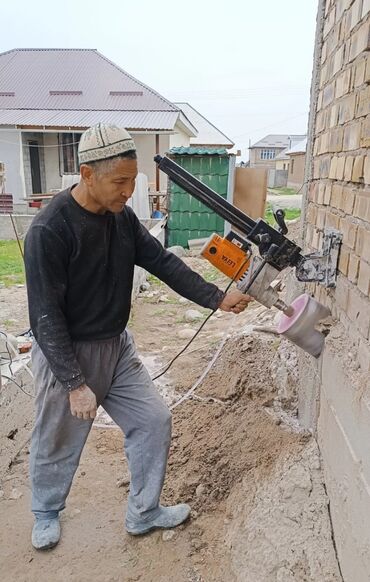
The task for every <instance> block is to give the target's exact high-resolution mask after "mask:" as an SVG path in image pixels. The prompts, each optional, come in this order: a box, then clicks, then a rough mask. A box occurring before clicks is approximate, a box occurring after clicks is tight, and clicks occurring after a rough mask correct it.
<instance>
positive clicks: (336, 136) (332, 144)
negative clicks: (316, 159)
mask: <svg viewBox="0 0 370 582" xmlns="http://www.w3.org/2000/svg"><path fill="white" fill-rule="evenodd" d="M342 147H343V127H337V128H335V129H331V130H330V134H329V151H330V152H341V151H342ZM323 153H324V152H323Z"/></svg>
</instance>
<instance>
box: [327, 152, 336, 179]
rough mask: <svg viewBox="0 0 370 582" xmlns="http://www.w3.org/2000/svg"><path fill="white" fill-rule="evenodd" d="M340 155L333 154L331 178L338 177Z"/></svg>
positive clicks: (330, 170)
mask: <svg viewBox="0 0 370 582" xmlns="http://www.w3.org/2000/svg"><path fill="white" fill-rule="evenodd" d="M337 165H338V156H333V157H332V159H331V162H330V169H329V178H331V179H332V180H335V179H336V177H337Z"/></svg>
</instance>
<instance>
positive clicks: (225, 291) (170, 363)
mask: <svg viewBox="0 0 370 582" xmlns="http://www.w3.org/2000/svg"><path fill="white" fill-rule="evenodd" d="M249 258H250V255H248V256H247V258H246V259H245V261H244V262H243V263H242V265H241V266H240V268H239V269H238V271H237V272H236V274H235V275H234V277H233V279H231V281H230V282H229V283H228V285H227V286H226V288H225V290H224V293H225V294H226V293H227V292H228V290H229V289H230V287H231V285H232V284H233V283H234V281H235V280H236V279H237V278H238V275H239V273H240V272H241V271H242V269H243V267H244V265H245V264H246V263H247V262H248V261H249ZM261 264H262V266H264V265H265V262H264V261H262V263H261ZM261 268H262V267H261V266H260V267H259V268H258V269H257V271H256V273H257V275H258V274H259V273H260V270H261ZM257 275H256V276H257ZM254 281H255V276H254V275H253V276H252V278H251V281H250V283H249V284H248V287H247V288H246V290H245V291H244V293H246V291H248V289H249V288H250V287H251V285H252V284H253V283H254ZM216 311H217V309H214V310H213V311H211V313H209V314H208V316H207V317H206V319H205V320H204V321H203V323H202V325H201V326H200V327H199V328H198V329H197V331H196V332H195V334H194V335H193V337H192V338H190V340H189V341H188V343H187V344H186V345H185V346H184V347H183V348H182V349H181V350H180V351H179V352H178V353H177V354H176V356H174V358H172V360H170V362H169V363H168V364H166V366H165V368H164V370H163V371H161V372H160V373H159V374H157V375H155V376H154V377H153V378H152V381H153V382H154V380H157V379H158V378H160V377H161V376H163V374H165V373H166V372H167V371H168V370H169V369H170V368H171V366H172V364H173V363H174V362H175V361H176V360H177V359H178V358H179V357H180V356H181V355H182V354H183V353H184V352H185V350H187V348H188V347H189V346H190V344H192V342H193V341H194V340H195V338H196V337H197V335H199V333H200V332H201V331H202V329H203V327H204V326H205V325H206V323H207V321H209V319H210V318H211V317H212V315H213V314H214V313H216Z"/></svg>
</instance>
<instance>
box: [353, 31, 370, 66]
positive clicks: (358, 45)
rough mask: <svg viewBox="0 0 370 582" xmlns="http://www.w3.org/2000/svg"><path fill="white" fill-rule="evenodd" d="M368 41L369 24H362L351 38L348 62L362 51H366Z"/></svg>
mask: <svg viewBox="0 0 370 582" xmlns="http://www.w3.org/2000/svg"><path fill="white" fill-rule="evenodd" d="M369 41H370V39H369V23H368V22H364V23H363V24H362V26H360V28H359V29H358V30H357V31H356V32H355V34H353V35H352V37H351V48H350V51H349V60H351V61H352V60H353V59H355V58H356V57H357V56H358V55H359V54H361V53H362V52H363V51H366V50H367V49H368V48H369Z"/></svg>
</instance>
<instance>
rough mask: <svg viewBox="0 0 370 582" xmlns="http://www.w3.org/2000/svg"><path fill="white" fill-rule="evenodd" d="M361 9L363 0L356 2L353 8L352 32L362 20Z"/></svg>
mask: <svg viewBox="0 0 370 582" xmlns="http://www.w3.org/2000/svg"><path fill="white" fill-rule="evenodd" d="M361 8H362V0H355V2H354V3H353V4H352V7H351V24H350V30H352V29H353V28H354V27H355V26H356V25H357V24H358V23H359V22H360V20H361Z"/></svg>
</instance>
